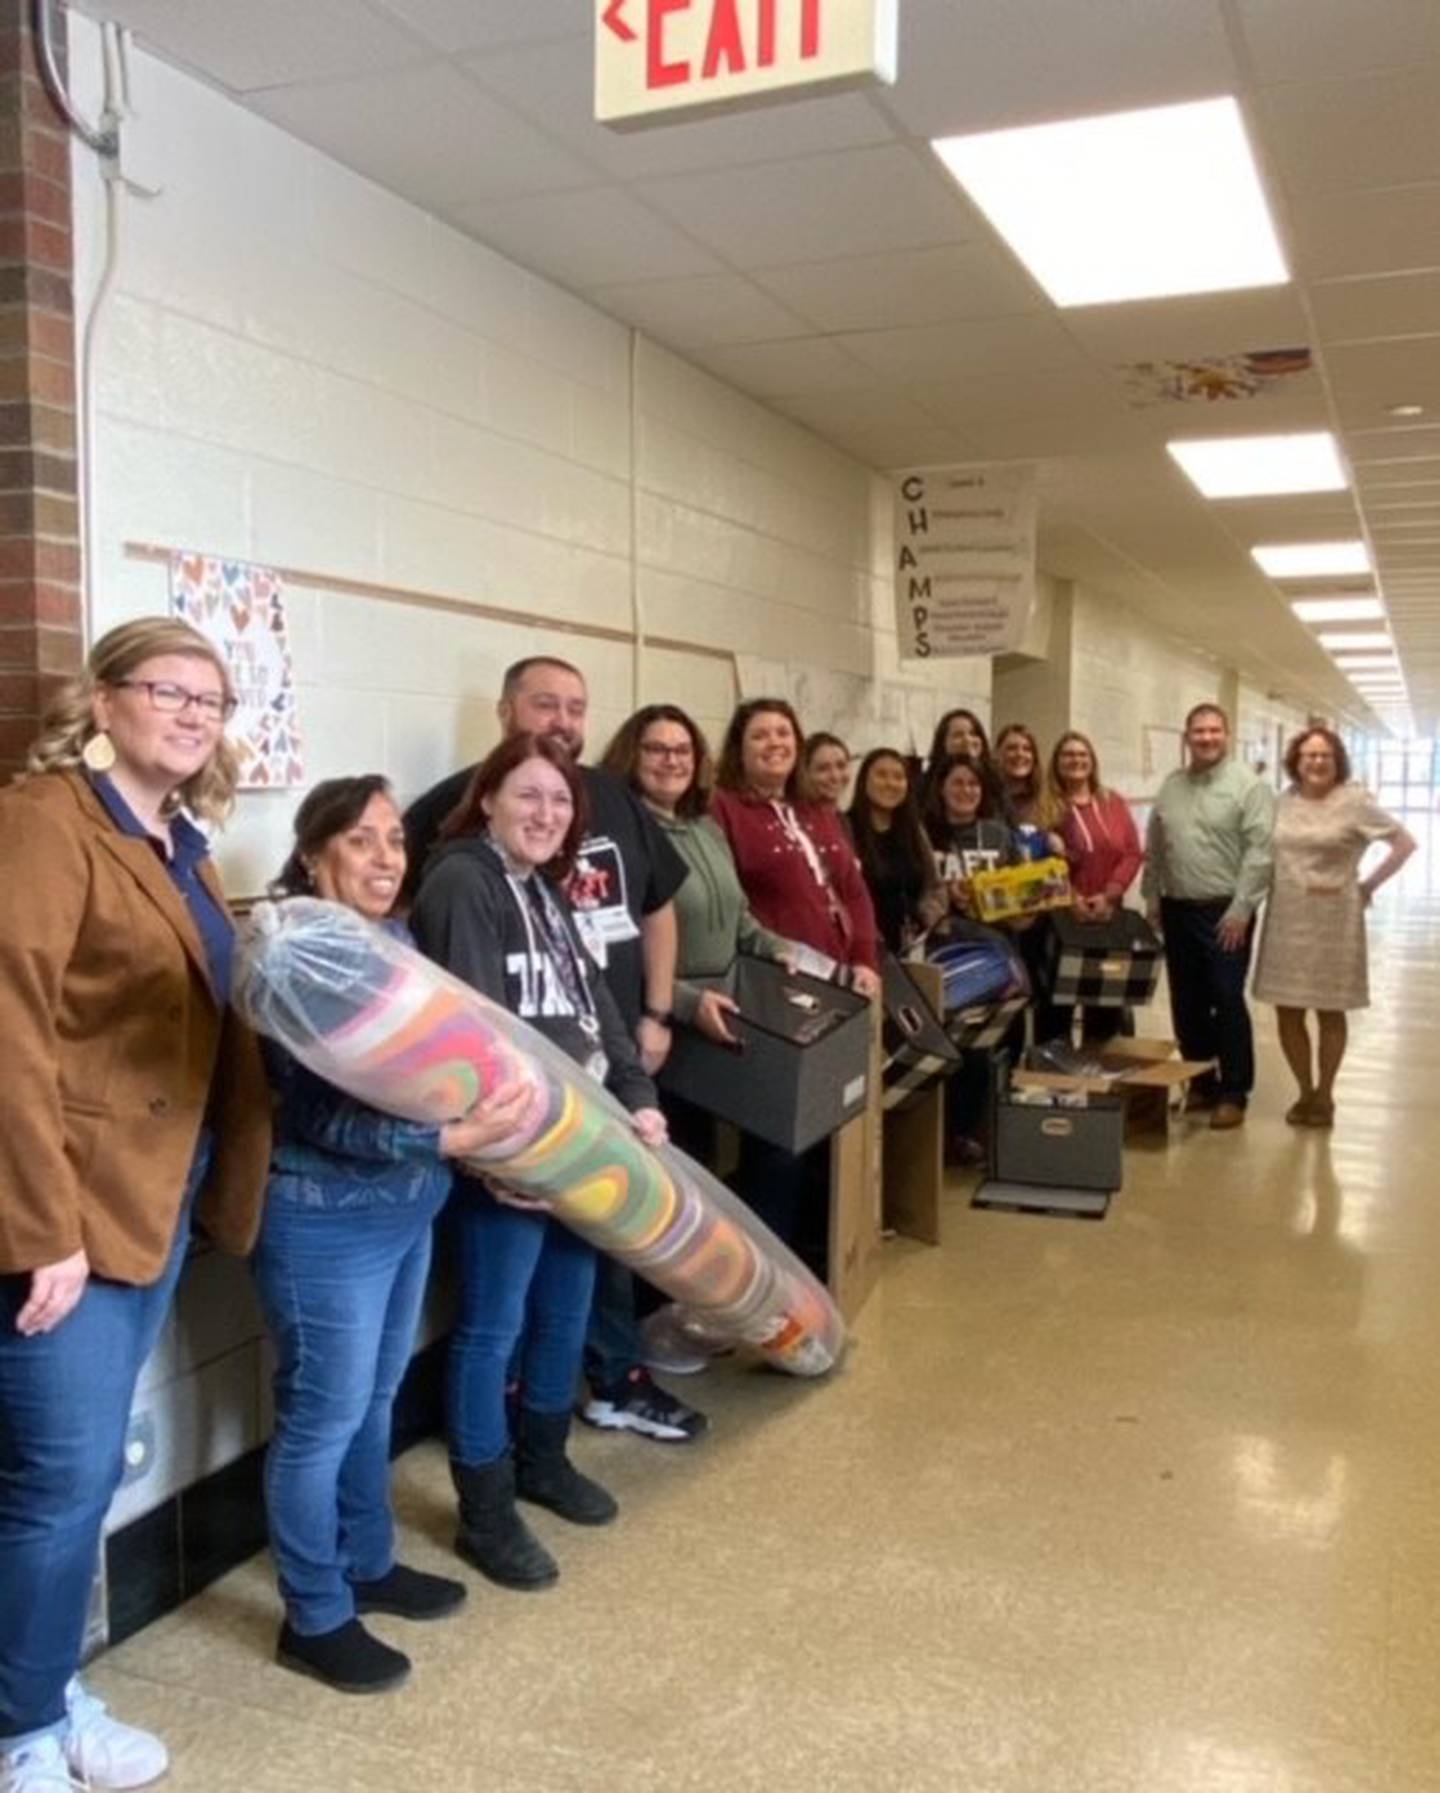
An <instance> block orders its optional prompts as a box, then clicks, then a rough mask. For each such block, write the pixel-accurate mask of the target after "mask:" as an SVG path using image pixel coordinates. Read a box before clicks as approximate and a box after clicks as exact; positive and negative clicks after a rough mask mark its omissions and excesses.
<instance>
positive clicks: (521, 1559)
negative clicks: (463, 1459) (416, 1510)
mask: <svg viewBox="0 0 1440 1793" xmlns="http://www.w3.org/2000/svg"><path fill="white" fill-rule="evenodd" d="M450 1474H451V1477H452V1478H453V1480H454V1483H455V1491H456V1493H457V1494H458V1495H459V1496H460V1530H459V1533H458V1534H457V1536H456V1539H455V1548H456V1549H457V1550H458V1551H459V1552H460V1554H461V1556H463V1557H464V1558H465V1560H466V1562H467V1563H473V1564H474V1565H475V1567H476V1568H477V1569H478V1570H479V1571H480V1573H481V1574H482V1575H483V1576H485V1577H486V1578H487V1579H488V1580H490V1581H494V1582H498V1583H499V1585H500V1586H501V1587H502V1588H522V1589H525V1590H527V1591H528V1590H530V1589H532V1588H545V1587H549V1585H550V1584H551V1582H552V1581H555V1580H556V1579H557V1578H558V1576H559V1574H560V1570H559V1567H558V1565H557V1564H556V1562H555V1559H554V1557H553V1556H551V1554H550V1552H549V1551H548V1550H547V1549H546V1548H545V1546H544V1545H543V1544H542V1543H541V1542H540V1540H539V1539H538V1538H537V1537H536V1536H535V1534H534V1533H533V1532H532V1531H531V1530H530V1527H529V1526H528V1525H526V1523H525V1521H524V1520H523V1519H522V1518H521V1517H520V1515H519V1514H518V1513H517V1512H516V1511H515V1462H514V1459H513V1458H512V1457H510V1456H509V1455H508V1453H507V1455H505V1456H503V1457H500V1458H498V1459H497V1460H496V1461H495V1462H494V1463H479V1464H465V1463H456V1462H454V1461H453V1460H452V1462H451V1464H450Z"/></svg>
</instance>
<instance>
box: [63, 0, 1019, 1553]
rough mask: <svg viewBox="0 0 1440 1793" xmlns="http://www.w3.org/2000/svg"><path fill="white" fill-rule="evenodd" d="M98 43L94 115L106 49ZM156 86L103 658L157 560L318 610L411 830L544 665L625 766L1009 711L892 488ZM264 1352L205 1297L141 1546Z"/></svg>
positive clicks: (119, 320)
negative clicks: (895, 599) (904, 537)
mask: <svg viewBox="0 0 1440 1793" xmlns="http://www.w3.org/2000/svg"><path fill="white" fill-rule="evenodd" d="M70 24H71V31H72V68H73V71H74V80H75V86H76V92H77V97H78V98H79V99H80V101H81V103H82V105H83V106H84V107H85V108H86V110H87V111H88V112H89V113H90V114H91V115H95V114H97V113H98V111H99V109H100V94H101V78H100V54H99V51H100V39H99V33H98V31H97V30H96V28H95V27H94V26H93V25H92V24H90V23H89V22H88V21H86V20H84V19H82V18H79V17H77V16H76V15H75V14H73V13H72V14H71V15H70ZM133 76H134V87H133V93H132V100H133V103H134V106H135V109H136V116H135V117H134V118H133V119H132V120H131V121H130V123H129V124H127V126H126V153H127V167H130V168H132V169H133V171H134V172H135V173H136V175H137V176H138V177H139V178H140V179H142V180H143V181H145V182H146V183H148V184H150V185H152V186H157V187H159V188H160V189H161V191H160V192H159V194H158V196H157V197H155V198H153V199H144V198H140V197H135V196H131V195H127V196H126V197H125V198H124V199H123V200H122V201H121V204H120V213H121V216H120V229H119V234H118V254H117V256H116V259H115V265H114V268H113V271H112V273H111V275H110V276H109V278H108V280H107V286H108V296H107V298H106V299H105V302H104V305H103V309H102V310H101V312H100V314H99V321H98V324H97V327H96V334H95V351H94V357H93V363H92V373H91V379H92V388H91V390H92V396H93V430H92V442H93V448H94V461H93V475H94V479H93V486H94V510H93V516H92V519H91V529H90V533H89V550H90V555H91V560H92V566H93V575H94V600H93V605H92V612H91V616H90V625H91V628H92V631H93V632H94V633H95V634H98V633H100V632H101V631H103V630H104V629H106V628H108V627H110V626H111V625H112V624H114V623H116V622H120V621H123V620H126V619H128V618H130V617H133V616H136V615H141V614H145V613H153V612H160V611H164V610H165V609H166V608H167V606H168V583H167V574H166V568H165V565H164V563H163V561H162V560H158V559H155V558H144V557H137V555H136V553H135V552H134V548H135V545H137V544H138V545H149V546H151V547H153V548H158V549H164V550H171V549H176V548H187V549H192V550H200V551H204V552H207V553H211V554H217V555H224V556H229V557H234V558H238V559H244V560H253V561H259V562H262V563H266V564H270V565H274V566H278V567H281V568H292V569H297V570H299V571H300V572H303V573H305V574H308V575H311V578H310V579H309V580H307V581H306V582H304V583H294V582H292V583H291V584H290V586H289V596H288V603H289V617H290V628H291V643H292V649H293V653H294V660H295V667H296V674H297V681H298V687H299V699H300V706H301V721H302V724H303V728H304V735H305V744H306V770H307V775H308V777H309V778H310V779H312V780H314V779H318V778H323V777H326V776H329V775H332V774H336V773H342V772H358V771H371V770H378V771H384V772H386V773H388V774H389V775H390V777H391V778H392V779H393V780H394V782H395V784H396V785H397V787H398V788H399V790H400V792H401V794H402V796H408V795H411V794H413V793H415V792H417V791H419V790H421V789H423V788H424V787H425V786H427V785H428V784H429V783H430V782H432V781H433V780H434V779H436V778H437V777H439V776H441V775H443V774H444V773H447V772H449V771H451V770H453V769H454V768H455V767H456V766H458V765H461V764H464V763H466V762H467V761H469V760H471V759H473V758H476V757H478V755H479V754H480V753H481V751H482V750H483V749H484V748H485V747H486V746H487V745H489V743H490V742H491V740H492V739H493V736H494V718H493V707H494V700H495V696H496V693H497V689H498V685H499V676H500V672H501V670H502V668H503V667H504V666H505V665H506V663H507V662H509V661H510V660H512V659H515V658H517V657H518V656H519V655H521V654H526V653H532V652H535V651H537V650H549V651H553V652H559V653H561V654H562V655H564V656H566V657H567V658H573V659H575V660H576V661H578V662H579V663H580V664H581V665H582V666H583V667H584V669H585V671H586V673H587V675H588V677H589V680H590V685H591V690H592V695H593V705H594V716H593V722H592V728H591V742H592V750H594V751H597V752H598V751H599V749H600V748H601V747H603V745H604V742H605V741H606V740H607V739H608V737H609V735H610V733H611V732H612V730H613V729H614V728H615V727H616V726H617V724H618V723H619V722H620V721H621V720H622V719H623V717H624V716H625V715H626V714H627V713H628V712H629V710H630V708H631V707H632V703H633V701H634V697H635V693H636V689H637V686H638V691H639V695H640V697H641V699H642V700H653V699H658V698H662V697H663V698H669V699H672V700H675V701H678V702H680V703H683V704H686V705H688V706H689V707H691V708H692V709H693V710H694V711H695V712H696V714H697V715H698V716H699V717H700V718H701V720H702V721H703V722H704V724H705V725H706V726H707V727H708V728H709V729H711V730H714V731H717V732H718V730H719V729H720V728H721V727H722V726H723V724H724V721H725V719H726V717H727V716H728V714H729V712H730V710H731V708H732V706H733V703H734V701H735V698H736V695H737V691H739V690H744V691H745V692H747V693H750V694H753V693H755V692H756V691H758V690H761V689H767V688H768V689H774V688H776V687H780V688H783V689H784V690H786V691H788V692H789V693H790V694H791V695H793V696H795V697H797V698H798V699H800V700H801V703H802V715H803V716H804V719H805V720H806V722H807V725H809V726H812V727H819V726H822V725H834V724H835V723H836V722H837V721H838V722H840V724H841V726H842V727H843V728H844V729H845V730H846V731H847V732H848V733H850V735H851V736H852V740H853V744H854V745H855V746H857V747H865V746H869V745H872V744H875V743H876V742H878V741H880V740H882V739H883V740H892V741H895V742H897V743H898V744H899V745H902V746H908V745H909V744H910V742H911V741H912V740H915V741H918V742H919V744H921V745H922V746H923V745H924V743H925V741H926V740H927V739H928V734H929V730H930V726H931V723H932V721H933V718H934V716H935V715H936V714H937V713H938V711H939V710H940V709H942V708H944V707H946V706H947V705H948V704H952V703H967V704H970V705H972V706H974V707H975V708H977V709H980V710H982V711H985V710H988V704H989V685H990V676H989V667H988V664H983V663H974V662H950V663H941V664H932V665H930V666H921V667H918V668H909V669H905V670H903V671H902V670H901V669H900V667H899V666H898V664H897V660H896V653H895V639H894V634H893V626H892V622H891V616H890V594H889V585H888V569H889V562H890V552H891V537H890V516H889V505H888V497H887V493H886V489H885V487H884V485H883V483H882V482H881V481H880V480H879V479H878V478H877V477H876V476H875V475H874V474H873V473H871V472H870V471H868V470H867V469H865V468H863V467H862V466H860V465H859V464H858V463H856V462H854V461H851V460H849V459H847V458H846V457H845V456H843V455H841V454H839V453H838V452H837V451H835V450H834V449H832V448H829V447H827V446H826V445H825V444H823V443H822V442H820V441H819V440H818V438H816V437H814V436H812V435H809V434H808V433H807V432H806V431H804V430H802V429H801V428H799V427H798V426H797V425H795V424H793V423H790V422H788V421H787V420H784V419H781V418H779V417H777V416H775V415H774V414H772V413H770V412H767V411H766V410H764V409H763V408H762V407H760V406H759V405H756V404H755V403H753V402H752V401H751V400H749V399H747V398H745V397H743V396H742V395H740V394H739V393H737V392H735V391H733V390H731V389H728V388H727V387H725V386H724V385H723V384H721V383H719V382H718V381H716V380H714V379H712V378H710V377H709V376H707V375H705V374H702V373H699V372H697V371H696V370H694V369H693V368H690V367H689V366H687V365H686V364H684V363H683V362H681V361H679V360H677V359H676V358H675V357H674V356H673V355H671V354H669V353H667V352H666V351H664V350H662V349H660V348H658V347H656V346H654V345H653V344H650V343H649V342H647V341H644V340H638V339H636V338H633V337H632V334H631V332H630V331H629V330H628V329H626V328H624V327H622V326H621V325H619V324H617V323H616V322H614V321H613V320H612V319H610V318H607V317H605V316H603V315H602V314H601V313H599V312H597V311H595V310H594V309H593V308H591V307H590V306H588V305H585V304H583V303H581V302H580V301H578V300H577V299H575V298H573V297H571V296H570V295H569V294H567V293H565V292H563V291H561V290H560V289H558V288H557V287H555V286H552V285H551V284H549V283H548V282H547V281H545V280H542V279H539V278H537V277H535V276H533V275H531V274H529V273H527V272H526V271H525V270H524V269H522V268H519V267H517V266H515V265H514V264H513V263H511V262H508V261H506V260H505V259H504V258H503V257H501V256H498V255H495V254H493V253H491V252H490V251H488V250H486V249H484V248H482V247H481V246H480V245H479V244H476V243H474V242H472V241H470V240H469V239H467V238H465V237H463V236H461V235H459V234H458V233H456V232H455V231H453V230H451V229H449V228H448V227H446V226H444V225H442V224H440V223H439V222H437V221H436V220H435V219H433V218H431V217H429V216H428V215H426V214H425V213H423V212H421V211H419V210H417V209H416V208H415V207H413V206H411V205H408V204H406V203H404V202H403V201H401V200H399V199H396V198H394V197H393V196H391V195H389V194H387V193H385V192H383V191H382V190H380V189H379V188H377V187H375V186H374V185H372V184H371V183H370V182H368V181H365V180H363V179H361V178H359V177H358V176H356V175H353V174H351V173H349V172H348V171H347V170H345V169H343V168H341V167H339V166H338V165H337V164H335V163H334V162H332V161H330V160H328V159H327V158H326V157H324V156H322V155H320V154H318V153H317V152H315V151H314V150H312V149H310V148H309V147H307V146H306V145H304V144H302V143H300V142H299V141H297V140H296V139H294V138H292V137H290V136H288V135H287V134H286V133H284V132H283V131H281V130H279V129H278V128H276V127H275V126H273V125H271V124H269V123H267V122H265V121H263V120H261V119H258V118H256V117H254V116H252V115H251V114H249V113H247V112H245V111H244V110H243V109H241V108H240V107H238V106H236V105H234V104H232V103H231V102H230V101H228V100H227V99H226V98H225V97H223V96H222V95H220V94H218V93H216V92H215V91H213V90H211V89H210V88H208V87H206V86H204V85H202V84H201V83H199V82H197V81H195V80H192V79H190V78H189V77H187V76H185V75H182V74H180V73H178V72H176V71H175V70H173V69H171V68H169V67H167V66H166V65H164V64H162V63H159V62H157V61H155V60H153V59H151V58H149V57H146V56H143V55H136V56H135V57H134V59H133ZM75 194H76V199H75V211H76V220H75V222H76V255H77V312H78V314H79V316H78V320H77V321H78V326H79V327H80V328H81V329H83V327H84V322H85V318H86V315H87V311H88V307H89V305H90V303H91V302H92V301H93V298H94V295H95V293H96V291H97V289H98V287H99V285H100V282H101V278H102V268H103V261H104V244H105V233H104V228H103V227H104V217H105V196H104V189H103V186H102V183H101V181H100V179H99V176H98V172H97V169H96V166H95V163H94V160H93V158H92V157H91V156H90V155H89V154H88V153H87V152H85V151H83V150H80V151H77V153H76V156H75ZM497 611H498V612H503V613H505V616H504V618H503V619H499V618H497V617H496V615H495V614H493V613H494V612H497ZM637 618H638V620H639V623H640V625H641V628H642V631H643V633H644V635H645V637H646V638H647V644H646V645H645V646H644V647H643V649H642V651H641V652H640V653H639V655H638V656H637V654H636V653H635V650H634V647H633V641H632V636H633V630H634V627H635V624H636V621H637ZM587 631H589V632H590V633H587ZM650 637H656V638H659V639H658V641H654V642H652V641H650V640H649V639H648V638H650ZM637 675H638V677H637ZM300 795H301V793H300V792H298V791H295V792H276V793H264V794H255V795H250V796H246V797H245V798H243V799H242V802H241V804H240V807H239V811H238V814H237V817H236V819H235V820H234V822H233V823H232V824H231V827H230V828H229V829H228V831H227V832H226V834H225V835H224V836H223V838H222V840H221V842H220V844H219V857H220V862H221V866H222V870H223V872H224V875H225V878H226V882H227V884H228V886H229V888H230V889H231V890H232V891H233V892H235V893H237V894H241V895H246V894H252V893H254V892H257V891H259V890H260V889H261V888H263V886H264V884H265V882H266V881H267V879H268V878H269V877H271V876H272V875H273V874H274V872H275V870H276V869H277V868H278V866H279V864H280V863H281V860H282V859H283V858H284V855H285V850H286V842H287V839H288V835H289V828H290V818H291V816H292V814H293V812H294V807H295V804H296V803H297V802H298V800H299V796H300ZM226 1291H228V1293H226ZM256 1332H257V1323H256V1316H255V1311H254V1307H253V1303H252V1302H251V1301H250V1299H249V1298H248V1296H247V1294H246V1291H245V1288H244V1279H243V1272H241V1271H240V1270H239V1269H238V1268H237V1267H235V1266H233V1265H224V1264H219V1263H217V1262H214V1261H212V1260H202V1261H201V1262H200V1263H199V1264H197V1265H193V1266H192V1268H191V1273H190V1274H189V1276H187V1279H186V1282H185V1284H184V1285H183V1287H182V1292H181V1298H180V1302H179V1305H178V1310H177V1317H176V1319H175V1321H174V1322H173V1323H172V1327H171V1332H170V1335H169V1336H168V1337H167V1339H166V1340H165V1341H164V1343H163V1344H162V1346H161V1348H160V1350H159V1351H158V1352H157V1354H156V1357H155V1358H154V1359H153V1360H152V1363H151V1365H150V1367H149V1369H148V1371H147V1375H146V1379H145V1384H144V1386H143V1389H142V1394H141V1406H142V1409H143V1417H144V1418H145V1419H146V1420H147V1421H148V1422H149V1424H150V1431H149V1433H148V1434H147V1436H149V1438H150V1440H151V1443H150V1445H149V1446H148V1447H147V1448H150V1449H151V1456H150V1458H149V1459H147V1461H146V1463H142V1464H140V1465H138V1466H137V1468H138V1473H137V1475H136V1477H135V1479H134V1481H133V1482H132V1483H131V1484H130V1485H128V1486H127V1488H126V1489H125V1490H124V1491H123V1493H122V1497H121V1501H120V1503H119V1505H117V1508H116V1512H115V1514H114V1515H113V1516H112V1523H116V1522H119V1521H120V1520H122V1519H129V1518H133V1517H135V1516H136V1515H138V1514H139V1513H141V1512H144V1511H146V1510H147V1509H148V1507H150V1506H152V1505H154V1504H155V1503H156V1502H157V1501H159V1500H160V1499H162V1498H164V1497H165V1496H166V1495H167V1494H168V1493H170V1492H171V1491H172V1489H173V1487H174V1486H175V1485H177V1484H178V1485H184V1484H185V1483H187V1482H188V1481H190V1480H192V1479H194V1477H196V1476H197V1475H200V1474H203V1473H204V1472H205V1471H207V1470H209V1469H213V1468H216V1467H218V1466H219V1465H220V1464H221V1463H223V1462H225V1461H228V1460H229V1459H230V1458H232V1457H233V1456H235V1455H236V1454H238V1453H239V1452H240V1451H243V1450H244V1449H246V1448H247V1447H249V1446H252V1445H254V1444H257V1443H259V1442H260V1441H261V1439H262V1438H263V1436H264V1432H265V1429H266V1399H265V1390H264V1372H263V1365H262V1359H261V1352H260V1348H259V1344H258V1340H257V1338H256Z"/></svg>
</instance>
